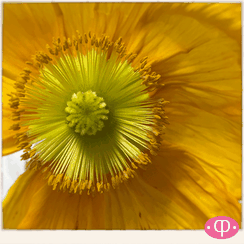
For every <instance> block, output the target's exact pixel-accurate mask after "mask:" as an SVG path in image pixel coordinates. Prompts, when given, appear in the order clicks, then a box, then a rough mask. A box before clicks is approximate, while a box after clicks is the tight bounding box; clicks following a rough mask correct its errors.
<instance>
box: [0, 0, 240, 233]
mask: <svg viewBox="0 0 244 244" xmlns="http://www.w3.org/2000/svg"><path fill="white" fill-rule="evenodd" d="M240 10H241V5H240V4H225V3H224V4H205V3H203V4H200V3H191V4H185V3H179V4H171V3H166V4H162V3H152V4H151V3H144V4H138V3H135V4H134V3H61V4H57V3H55V4H43V3H38V4H4V21H3V154H4V155H9V154H11V153H13V152H15V151H18V150H20V149H24V152H23V156H22V159H24V160H26V161H27V164H26V165H27V170H26V172H25V173H24V174H23V175H21V176H20V177H19V178H18V179H17V181H16V182H15V184H14V185H13V186H12V187H11V189H10V190H9V192H8V195H7V197H6V198H5V200H4V202H3V225H4V228H6V229H203V228H204V224H205V223H206V221H207V220H208V219H209V218H212V217H215V216H229V217H232V218H233V219H235V220H236V221H237V222H238V223H239V224H240V219H241V213H240V212H241V206H240V204H239V202H238V200H239V199H240V198H241V17H240V16H241V14H240ZM27 67H28V68H27ZM168 101H169V102H170V103H168ZM167 118H168V119H167ZM168 122H169V123H170V124H169V125H168V124H167V123H168ZM9 128H11V129H10V130H9Z"/></svg>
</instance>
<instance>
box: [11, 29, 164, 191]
mask: <svg viewBox="0 0 244 244" xmlns="http://www.w3.org/2000/svg"><path fill="white" fill-rule="evenodd" d="M47 50H48V54H47V53H44V52H37V53H36V55H35V56H33V60H32V61H31V62H29V61H28V62H26V64H28V66H29V68H25V69H24V70H23V72H22V73H21V74H20V77H19V78H18V79H17V81H16V83H15V84H14V88H15V90H16V91H15V92H12V93H11V94H9V96H10V100H9V105H10V107H11V108H13V109H14V110H15V111H14V112H13V114H12V120H13V121H14V122H15V123H14V124H13V125H12V126H11V128H10V129H12V130H14V131H16V139H17V142H18V146H19V148H21V149H23V151H24V153H23V155H22V157H21V158H22V160H26V167H27V168H29V169H34V170H36V169H40V168H41V170H42V171H43V173H44V174H46V179H47V181H48V183H49V184H50V185H52V186H53V189H54V190H55V189H60V190H63V191H66V190H68V191H69V192H74V193H80V194H82V192H83V191H86V192H87V194H91V195H93V194H94V192H95V191H97V192H100V193H103V192H106V191H108V190H109V189H110V188H111V187H113V188H116V187H117V186H118V185H119V184H121V183H122V182H124V181H127V180H129V179H130V178H133V177H135V176H136V171H135V170H136V169H138V168H139V167H140V168H143V169H144V168H145V166H146V165H148V164H149V163H151V158H150V157H151V156H150V155H156V152H157V150H158V149H159V147H160V140H161V135H162V134H163V128H165V124H166V123H167V117H166V116H165V115H164V106H165V105H166V104H167V102H166V101H164V100H163V99H160V100H157V101H156V100H154V99H152V98H150V96H149V92H151V91H154V90H157V89H159V88H161V87H162V86H163V85H162V84H161V83H160V75H158V74H156V73H155V72H151V64H150V60H149V58H148V57H145V58H143V59H141V60H139V61H138V60H137V55H136V54H133V53H127V51H126V46H125V43H123V40H122V38H119V39H118V40H117V41H116V42H115V43H113V42H111V41H110V40H109V37H108V36H106V35H103V36H102V37H100V38H99V37H97V36H96V35H95V34H93V33H91V32H89V33H88V34H84V35H83V36H82V35H81V34H80V33H79V32H78V31H77V33H76V35H74V36H72V39H70V38H66V37H64V38H63V40H61V39H60V38H56V39H53V45H52V46H49V45H47ZM134 63H135V64H134ZM136 64H137V66H136V67H137V68H135V65H136ZM23 126H25V127H28V132H22V131H19V130H20V129H21V128H22V127H23ZM18 131H19V132H18ZM20 132H21V133H20Z"/></svg>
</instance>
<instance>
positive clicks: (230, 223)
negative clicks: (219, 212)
mask: <svg viewBox="0 0 244 244" xmlns="http://www.w3.org/2000/svg"><path fill="white" fill-rule="evenodd" d="M204 229H205V232H206V233H207V234H208V235H209V236H211V237H213V238H216V239H226V238H230V237H232V236H234V235H235V234H237V232H238V230H239V225H238V223H237V222H236V221H235V220H234V219H232V218H230V217H226V216H218V217H214V218H212V219H209V220H208V221H207V222H206V224H205V228H204Z"/></svg>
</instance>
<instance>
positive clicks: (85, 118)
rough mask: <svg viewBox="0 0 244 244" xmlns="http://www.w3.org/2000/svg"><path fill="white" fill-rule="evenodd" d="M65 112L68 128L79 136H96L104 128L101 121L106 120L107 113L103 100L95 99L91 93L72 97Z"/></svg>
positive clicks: (95, 95) (80, 93)
mask: <svg viewBox="0 0 244 244" xmlns="http://www.w3.org/2000/svg"><path fill="white" fill-rule="evenodd" d="M67 105H68V106H67V107H66V108H65V112H67V113H68V114H69V115H68V116H67V117H66V119H67V121H68V122H69V126H70V127H74V128H75V132H76V133H79V134H80V135H82V136H83V135H85V134H87V135H96V133H97V131H101V130H102V128H103V127H104V122H103V120H107V119H108V116H106V114H108V113H109V111H108V110H107V109H105V107H106V103H105V102H104V99H103V98H101V97H97V94H96V93H95V92H92V91H87V92H85V93H83V92H80V91H79V92H78V93H77V94H76V93H74V94H73V95H72V98H71V101H69V102H67Z"/></svg>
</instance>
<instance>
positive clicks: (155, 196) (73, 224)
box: [3, 171, 219, 229]
mask: <svg viewBox="0 0 244 244" xmlns="http://www.w3.org/2000/svg"><path fill="white" fill-rule="evenodd" d="M155 173H156V172H155ZM148 182H149V181H148ZM148 182H146V181H144V180H143V178H141V177H140V176H138V177H137V178H136V179H131V180H129V181H128V182H127V183H125V184H121V185H120V187H119V189H115V190H114V189H111V190H110V191H109V192H105V193H104V194H100V195H96V196H95V197H92V196H88V195H87V194H86V193H83V194H82V195H78V194H70V193H68V192H65V193H63V192H61V191H57V190H55V191H53V190H52V188H51V187H50V186H48V185H47V182H46V180H44V179H43V174H42V173H41V172H40V171H36V172H34V171H27V172H25V173H24V174H23V175H21V176H20V177H19V179H18V180H17V181H16V183H15V184H14V185H13V186H12V188H11V189H10V191H9V193H8V196H7V198H6V199H5V201H4V204H3V223H4V228H5V229H16V228H17V229H191V228H199V227H201V228H202V226H203V225H204V223H205V222H203V221H200V224H199V220H198V215H194V214H195V213H197V214H198V212H199V211H198V209H197V207H195V211H194V209H193V210H192V211H191V212H190V211H189V210H188V209H189V208H191V207H192V204H191V203H190V202H188V203H186V204H188V209H187V207H186V206H184V205H183V204H181V203H180V201H178V202H177V201H176V199H174V198H172V199H170V198H169V197H167V196H166V194H164V192H162V191H160V190H157V189H156V188H155V187H154V185H153V184H152V185H151V182H149V183H150V184H148ZM153 183H154V182H153ZM201 196H202V197H204V196H205V195H204V194H202V195H201ZM188 211H189V212H188ZM206 211H207V210H206ZM213 211H214V213H215V214H218V213H219V211H216V209H214V210H213ZM204 220H205V219H204Z"/></svg>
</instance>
